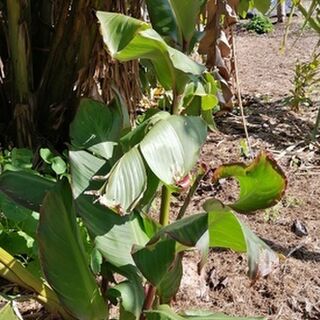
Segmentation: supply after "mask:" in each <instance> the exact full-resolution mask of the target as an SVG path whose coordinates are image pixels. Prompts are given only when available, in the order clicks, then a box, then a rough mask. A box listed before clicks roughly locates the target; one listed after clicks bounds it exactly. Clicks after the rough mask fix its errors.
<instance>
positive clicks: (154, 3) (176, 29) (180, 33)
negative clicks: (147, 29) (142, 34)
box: [146, 0, 205, 49]
mask: <svg viewBox="0 0 320 320" xmlns="http://www.w3.org/2000/svg"><path fill="white" fill-rule="evenodd" d="M204 2H205V1H203V0H184V1H181V0H160V1H159V0H147V1H146V4H147V8H148V13H149V16H150V21H151V23H152V26H153V28H154V29H155V30H156V31H157V32H158V33H159V34H160V35H161V36H165V37H166V36H169V37H170V38H171V39H172V41H173V42H174V43H178V44H179V45H180V47H181V48H183V47H184V46H185V44H189V43H190V41H191V39H192V37H193V36H194V34H195V32H196V23H197V21H198V17H199V14H200V9H201V6H202V5H203V3H204ZM187 49H188V48H187Z"/></svg>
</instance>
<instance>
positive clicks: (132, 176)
mask: <svg viewBox="0 0 320 320" xmlns="http://www.w3.org/2000/svg"><path fill="white" fill-rule="evenodd" d="M146 187H147V174H146V169H145V164H144V162H143V159H142V156H141V154H140V151H139V150H138V148H137V147H134V148H132V149H131V150H130V151H129V152H127V153H125V154H124V156H122V158H121V159H120V160H119V161H118V162H117V164H116V165H115V166H114V167H113V169H112V170H111V172H110V174H109V177H108V181H107V184H106V186H105V190H104V191H103V195H102V196H101V197H100V198H99V202H100V203H101V204H103V205H105V206H106V207H108V208H111V209H113V210H115V211H116V212H118V213H120V214H124V213H128V212H130V211H132V209H133V208H134V207H135V206H136V205H137V203H138V202H139V200H140V199H141V198H142V197H143V193H144V191H145V190H146Z"/></svg>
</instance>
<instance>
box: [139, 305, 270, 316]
mask: <svg viewBox="0 0 320 320" xmlns="http://www.w3.org/2000/svg"><path fill="white" fill-rule="evenodd" d="M145 314H146V317H147V320H185V319H189V320H228V319H229V320H231V319H234V320H262V319H264V318H260V317H230V316H227V315H225V314H222V313H210V312H205V311H199V312H196V311H189V312H184V314H183V315H179V314H177V313H175V312H174V311H173V310H172V309H171V308H170V307H169V306H168V305H165V304H163V305H160V306H158V308H157V309H153V310H150V311H145Z"/></svg>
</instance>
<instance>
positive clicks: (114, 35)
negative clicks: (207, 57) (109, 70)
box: [97, 11, 204, 93]
mask: <svg viewBox="0 0 320 320" xmlns="http://www.w3.org/2000/svg"><path fill="white" fill-rule="evenodd" d="M97 17H98V19H99V21H100V24H101V28H100V30H101V33H102V36H103V40H104V43H105V44H106V46H107V48H108V50H109V52H110V54H111V56H112V57H113V58H115V59H118V60H119V61H130V60H134V59H142V58H143V59H148V60H150V61H151V62H152V64H153V66H154V69H155V72H156V74H157V77H158V80H159V82H160V83H161V84H162V86H163V87H164V88H166V89H174V90H175V91H177V92H180V93H182V91H183V89H184V86H185V84H186V83H187V81H188V80H189V76H190V75H200V74H201V73H202V72H203V70H204V68H203V67H202V66H200V65H199V64H197V63H196V62H194V61H193V60H191V59H190V58H188V57H187V56H186V55H184V54H183V53H181V52H180V51H178V50H176V49H173V48H171V47H169V46H168V45H167V44H166V43H165V41H164V40H163V39H162V38H161V36H160V35H159V34H158V33H157V32H156V31H155V30H153V29H151V27H150V26H149V25H148V24H147V23H145V22H143V21H140V20H137V19H134V18H130V17H127V16H124V15H121V14H117V13H110V12H102V11H98V12H97Z"/></svg>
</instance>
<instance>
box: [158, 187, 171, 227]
mask: <svg viewBox="0 0 320 320" xmlns="http://www.w3.org/2000/svg"><path fill="white" fill-rule="evenodd" d="M171 193H172V191H171V190H170V189H169V188H168V187H167V186H163V187H162V193H161V207H160V224H161V225H163V226H166V225H168V224H169V212H170V197H171Z"/></svg>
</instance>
